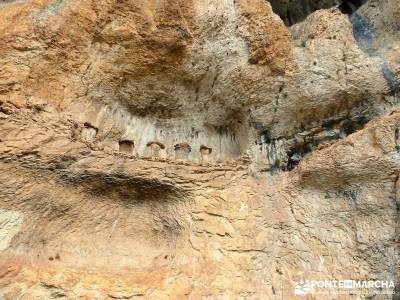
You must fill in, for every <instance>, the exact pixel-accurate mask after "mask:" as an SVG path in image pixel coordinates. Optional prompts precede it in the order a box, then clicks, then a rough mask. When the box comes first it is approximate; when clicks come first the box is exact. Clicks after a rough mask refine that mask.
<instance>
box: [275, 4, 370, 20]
mask: <svg viewBox="0 0 400 300" xmlns="http://www.w3.org/2000/svg"><path fill="white" fill-rule="evenodd" d="M367 1H368V0H270V1H269V2H270V4H271V6H272V9H273V11H274V13H276V14H277V15H279V16H280V17H281V19H282V20H283V22H284V23H285V24H286V26H292V25H294V24H296V23H299V22H302V21H304V20H305V19H306V18H307V17H308V16H309V15H310V14H311V13H313V12H314V11H316V10H319V9H327V8H331V7H338V8H339V9H340V11H341V12H342V13H344V14H347V15H352V14H353V13H354V12H355V11H357V9H358V8H359V7H360V6H362V5H363V4H365V3H366V2H367Z"/></svg>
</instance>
